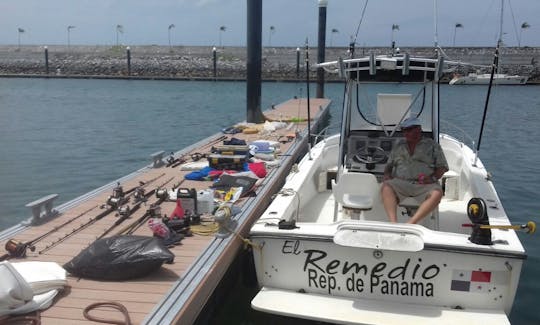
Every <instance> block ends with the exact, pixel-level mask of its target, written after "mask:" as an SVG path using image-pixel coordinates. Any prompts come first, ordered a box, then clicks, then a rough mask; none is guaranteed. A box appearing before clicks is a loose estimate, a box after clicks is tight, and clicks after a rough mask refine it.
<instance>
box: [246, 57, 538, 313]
mask: <svg viewBox="0 0 540 325" xmlns="http://www.w3.org/2000/svg"><path fill="white" fill-rule="evenodd" d="M446 65H447V64H445V61H444V59H443V58H442V56H440V55H438V57H437V58H421V57H413V56H409V55H407V54H405V55H403V56H392V55H389V56H374V55H369V56H366V57H361V58H353V59H346V60H341V59H340V60H338V61H333V62H326V63H320V64H319V65H318V67H322V68H324V69H326V70H327V71H330V72H335V73H339V74H340V76H341V77H343V78H344V80H345V89H344V99H343V111H342V121H341V122H342V123H341V130H340V132H339V134H334V135H331V136H328V137H326V138H325V139H322V140H321V141H319V142H318V143H316V144H315V145H314V146H313V148H311V150H310V151H309V152H308V153H307V154H306V156H305V157H303V159H302V160H301V161H300V162H299V163H298V164H297V167H296V168H293V169H292V170H291V173H290V174H289V176H288V177H287V179H286V182H285V184H284V185H283V187H282V189H281V190H280V191H279V193H278V194H277V196H276V197H275V198H274V200H273V201H272V203H271V204H270V205H269V206H268V208H267V209H266V210H265V212H264V213H263V214H262V215H261V216H260V218H259V219H258V221H257V222H256V223H255V224H254V225H253V226H252V228H251V230H250V239H251V241H252V242H253V245H254V249H253V255H254V262H255V267H256V274H257V279H258V283H259V287H260V290H259V292H258V293H257V295H256V296H255V297H254V299H253V300H252V302H251V304H252V308H254V309H255V310H258V311H263V312H267V313H272V314H278V315H285V316H290V317H296V318H304V319H311V320H316V321H325V322H331V323H338V324H458V323H459V322H462V323H466V324H478V323H484V322H494V323H497V324H499V323H509V320H508V315H509V313H510V311H511V308H512V304H513V302H514V297H515V294H516V289H517V286H518V283H519V278H520V272H521V269H522V266H523V261H524V260H525V259H526V252H525V250H524V248H523V246H522V244H521V242H520V240H519V238H518V236H517V233H516V232H517V231H518V230H519V229H522V230H527V231H529V232H532V231H534V227H535V226H534V224H533V223H527V224H526V225H512V224H511V223H510V220H509V218H508V216H507V214H506V213H505V210H504V208H503V205H502V203H501V200H500V199H499V196H498V195H497V191H496V189H495V187H494V184H493V182H492V180H491V178H490V174H489V173H488V172H487V170H486V168H485V166H484V165H483V163H482V162H481V160H480V159H479V158H478V149H479V148H471V147H470V146H468V145H467V144H466V143H464V142H463V141H462V140H459V139H458V138H457V137H453V136H451V135H450V134H444V133H442V132H440V126H439V119H440V118H439V109H440V107H439V95H440V93H439V92H440V87H439V85H438V84H439V78H440V76H441V75H442V73H443V72H445V71H446ZM372 81H386V82H389V83H387V84H386V85H391V87H390V89H392V90H393V91H392V92H388V93H381V92H378V91H377V89H375V90H374V89H371V88H370V87H380V85H381V84H380V83H372ZM390 82H391V83H390ZM385 89H388V88H385ZM362 99H363V100H362ZM373 103H376V104H373ZM407 117H417V118H418V119H419V120H421V121H422V132H423V136H424V137H429V138H432V139H433V140H435V141H438V142H439V143H440V145H441V147H442V149H443V152H444V154H445V157H446V159H447V161H448V165H449V171H447V172H446V173H445V174H444V176H443V177H442V179H441V180H440V182H441V185H442V188H443V190H444V196H443V198H442V200H441V202H440V204H439V206H438V208H437V209H435V211H434V212H433V213H431V214H430V215H428V216H427V217H426V218H425V219H424V220H423V222H422V223H421V224H407V223H406V222H407V221H408V220H409V217H410V216H411V215H412V214H413V213H414V211H415V209H416V208H417V207H418V204H419V203H418V202H413V201H411V202H409V201H408V199H405V200H402V201H401V202H400V205H399V206H398V222H397V223H390V222H389V221H388V217H387V215H386V212H385V210H384V208H383V204H382V201H381V197H380V187H381V183H382V181H383V174H384V169H385V165H386V162H387V160H388V155H389V153H390V151H391V150H392V148H393V147H395V146H396V145H397V143H398V142H399V141H402V140H403V132H402V131H401V128H400V125H401V123H402V122H403V121H404V120H405V119H406V118H407Z"/></svg>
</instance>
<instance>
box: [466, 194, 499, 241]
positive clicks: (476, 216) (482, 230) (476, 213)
mask: <svg viewBox="0 0 540 325" xmlns="http://www.w3.org/2000/svg"><path fill="white" fill-rule="evenodd" d="M467 215H468V216H469V220H471V222H472V233H471V236H470V237H469V240H470V241H471V242H472V243H474V244H477V245H492V244H493V242H492V241H491V229H489V228H487V227H482V226H486V225H489V217H488V215H487V206H486V202H485V201H484V200H482V199H481V198H472V199H470V200H469V203H467Z"/></svg>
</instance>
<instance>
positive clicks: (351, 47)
mask: <svg viewBox="0 0 540 325" xmlns="http://www.w3.org/2000/svg"><path fill="white" fill-rule="evenodd" d="M368 2H369V0H366V2H365V3H364V8H363V9H362V15H360V21H358V26H357V27H356V33H355V34H354V38H351V43H350V44H349V51H350V53H351V58H353V57H354V47H355V44H356V39H357V38H358V33H359V32H360V26H361V25H362V21H364V14H365V13H366V8H367V4H368Z"/></svg>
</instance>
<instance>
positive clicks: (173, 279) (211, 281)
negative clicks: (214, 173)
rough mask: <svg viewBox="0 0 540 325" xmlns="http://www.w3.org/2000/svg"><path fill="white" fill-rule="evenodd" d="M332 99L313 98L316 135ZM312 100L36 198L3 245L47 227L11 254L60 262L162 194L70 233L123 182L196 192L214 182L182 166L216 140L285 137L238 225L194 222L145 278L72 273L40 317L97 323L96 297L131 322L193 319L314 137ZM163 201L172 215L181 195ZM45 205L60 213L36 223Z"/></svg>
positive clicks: (145, 232) (144, 230) (243, 202)
mask: <svg viewBox="0 0 540 325" xmlns="http://www.w3.org/2000/svg"><path fill="white" fill-rule="evenodd" d="M329 106H330V101H329V100H327V99H310V101H309V107H310V113H309V116H310V117H311V120H310V123H309V124H310V126H311V134H316V133H317V132H318V131H317V130H319V129H320V128H321V124H322V122H323V121H324V120H325V119H324V117H325V116H326V115H327V114H328V111H329ZM307 107H308V101H307V100H306V99H305V98H304V99H291V100H289V101H286V102H284V103H282V104H280V105H276V106H275V107H272V108H271V109H269V110H266V111H264V112H263V113H264V115H265V117H266V119H267V120H269V121H282V122H284V123H285V124H286V127H284V128H281V129H276V130H263V129H262V128H260V129H259V130H260V131H259V132H256V131H253V132H245V130H244V133H242V132H241V133H236V134H224V133H221V132H220V133H217V134H215V135H213V136H211V137H209V138H207V139H203V140H201V141H199V142H197V143H195V144H193V145H191V146H189V147H187V148H184V149H181V150H179V151H178V152H175V153H174V154H173V155H172V158H174V159H176V160H185V163H184V164H180V165H178V166H175V165H173V166H175V167H171V166H168V164H167V163H166V161H165V160H166V158H167V157H166V155H164V153H163V152H156V153H154V154H152V155H151V160H152V162H151V163H150V164H149V165H148V166H146V167H144V168H142V169H140V170H138V171H135V172H133V173H131V174H129V175H127V176H125V177H123V178H121V179H118V180H116V181H113V182H111V183H109V184H106V185H104V186H102V187H100V188H98V189H96V190H94V191H91V192H89V193H87V194H85V195H82V196H80V197H78V198H76V199H74V200H72V201H69V202H67V203H65V204H62V205H60V206H58V207H54V206H52V207H51V205H49V206H46V204H45V203H44V202H40V201H39V199H38V200H36V201H33V202H31V204H29V205H28V207H29V208H32V206H34V209H35V211H34V217H33V219H34V222H33V223H32V222H31V221H32V218H31V219H29V222H28V223H27V224H19V225H16V226H14V227H11V228H9V229H7V230H5V231H3V232H2V233H0V243H1V245H2V247H4V246H5V245H6V243H7V242H8V241H10V240H16V241H17V242H20V243H28V242H32V241H36V239H37V238H39V237H40V236H43V235H44V234H49V233H50V234H49V235H47V236H45V237H44V238H42V239H39V240H38V241H36V243H35V249H34V250H30V249H27V250H26V257H23V258H15V257H12V258H9V261H10V262H12V263H17V262H23V261H41V262H56V263H58V264H59V265H61V266H62V265H64V264H65V263H67V262H69V261H70V260H71V259H72V258H73V257H75V256H76V255H77V254H79V252H81V251H82V250H83V249H85V248H86V247H88V246H89V245H90V244H91V243H92V242H94V241H95V240H96V239H97V238H98V237H100V236H103V234H104V232H105V231H106V230H107V229H112V231H110V232H109V233H107V235H106V236H104V237H105V238H106V237H110V236H113V235H115V234H117V233H119V232H121V230H122V229H123V228H125V227H126V226H127V225H129V224H131V223H132V222H134V221H135V220H137V219H139V218H142V217H143V215H144V214H145V212H146V211H147V209H148V208H149V207H150V206H151V205H152V204H153V203H156V202H158V201H159V200H160V199H159V198H157V197H156V196H155V195H152V196H149V197H148V200H147V201H146V202H145V203H144V204H142V205H140V208H139V209H138V210H137V211H135V212H134V213H133V214H132V215H131V216H130V217H129V218H128V219H126V220H125V221H124V222H123V223H120V224H118V226H116V227H113V225H114V224H115V222H116V221H117V220H119V218H118V216H115V213H116V211H113V212H111V213H110V214H108V215H106V216H104V217H102V218H99V219H98V220H96V221H95V222H90V223H89V225H88V226H87V227H84V229H81V230H80V231H78V232H77V233H76V234H74V235H73V236H70V235H69V234H70V233H71V232H73V230H74V229H76V228H78V227H82V226H83V225H84V224H85V223H88V222H89V221H90V220H92V218H96V216H97V215H100V214H102V213H103V212H104V209H105V207H104V206H105V203H106V202H107V200H108V198H109V197H110V195H111V193H112V191H113V189H115V188H117V186H118V185H120V186H122V188H123V189H124V191H126V190H128V189H134V188H137V187H140V188H144V189H145V191H146V192H149V191H151V190H152V189H156V188H165V189H170V188H171V187H173V186H175V187H179V188H189V189H195V190H196V191H200V190H205V189H208V188H209V187H210V185H211V184H212V183H211V181H195V180H187V179H185V178H184V177H185V175H187V174H188V173H190V172H191V171H189V170H183V168H182V167H183V166H185V164H189V163H194V162H197V161H198V162H204V161H207V156H208V155H209V154H210V153H211V149H212V147H214V146H216V145H219V144H221V143H223V141H227V140H230V139H232V138H236V139H240V140H245V141H246V143H250V142H252V141H255V140H271V141H279V142H280V154H278V155H277V158H278V159H277V160H276V162H277V161H278V162H279V163H277V164H273V166H270V164H267V165H266V171H267V175H266V177H265V178H263V179H262V183H261V184H260V185H259V186H258V187H257V188H256V190H255V193H254V195H251V196H248V197H245V198H241V199H240V200H239V201H238V203H237V204H236V206H238V207H239V208H240V209H239V210H240V212H239V213H238V214H236V215H234V216H233V217H232V220H233V221H234V224H232V225H230V226H228V227H227V228H226V229H224V228H221V229H218V228H217V225H216V224H214V226H215V227H214V228H212V227H209V228H208V230H201V227H198V228H196V226H193V227H192V236H186V237H185V238H183V239H182V240H181V242H180V244H178V245H175V246H173V247H170V251H171V252H172V253H173V254H174V261H173V263H171V264H163V265H162V266H161V268H160V269H159V270H158V271H156V272H153V273H151V274H150V275H148V276H145V277H142V278H136V279H133V280H126V281H104V280H89V279H81V278H78V277H74V276H72V275H69V274H68V285H67V286H66V287H65V288H64V290H63V291H61V292H60V293H59V295H58V296H57V297H56V298H55V300H54V302H53V305H52V306H51V307H50V308H48V309H46V310H44V311H42V312H40V317H41V323H42V324H54V325H57V324H58V325H62V324H95V322H93V321H90V320H88V319H87V318H85V316H84V315H83V310H84V309H85V308H86V307H88V306H90V305H91V304H95V303H100V302H106V301H114V302H116V303H119V304H121V305H123V306H124V307H125V308H126V309H127V313H128V315H129V317H130V319H131V321H132V323H133V324H191V323H193V322H194V321H195V320H196V319H197V316H198V315H199V313H200V311H201V310H202V308H203V307H204V305H205V303H206V302H207V300H208V298H209V297H210V295H211V294H212V292H213V291H214V289H215V288H216V286H217V285H218V284H219V282H220V281H221V279H222V277H223V275H224V274H225V272H226V271H227V269H228V267H229V265H230V264H231V262H232V261H233V260H234V258H235V256H236V255H237V254H238V253H239V252H240V250H241V249H242V246H243V245H244V244H245V243H246V241H245V236H246V235H247V232H248V230H249V228H250V226H251V224H252V223H253V222H254V221H255V220H256V219H257V218H258V216H259V215H260V214H261V213H262V211H264V209H265V208H266V207H267V206H268V204H269V203H270V202H271V200H272V195H273V194H274V193H276V191H277V190H278V189H279V188H280V186H281V185H282V184H283V182H284V179H285V177H286V176H287V175H288V174H289V172H290V170H291V167H292V165H293V164H294V163H295V162H296V161H297V159H298V158H299V157H301V155H302V154H304V153H305V152H306V150H307V147H308V138H309V137H308V130H307V126H308V123H307V120H308V113H307V111H308V109H307ZM54 198H55V196H54V194H51V195H49V196H48V197H47V198H45V199H46V200H45V199H44V200H45V201H50V202H53V200H54ZM159 203H161V204H160V207H161V211H162V214H164V215H170V214H171V213H172V211H173V210H174V209H175V207H176V202H174V201H170V200H165V201H163V202H159ZM129 204H131V203H129ZM40 205H43V207H44V208H45V210H46V211H48V212H49V213H51V214H54V213H55V212H57V215H55V216H52V217H51V218H50V220H48V221H46V222H39V220H38V219H39V218H40V210H39V206H40ZM36 206H37V207H38V208H37V209H36V208H35V207H36ZM204 218H206V219H211V218H212V215H211V214H206V215H202V216H201V219H204ZM36 220H37V221H38V222H36ZM70 220H73V222H70ZM111 227H113V228H111ZM216 234H217V235H216ZM133 235H142V236H152V231H151V230H150V228H149V227H148V226H147V225H146V224H143V225H141V226H140V227H139V228H137V230H136V231H135V232H133ZM25 249H26V248H25ZM4 253H6V252H4ZM2 254H3V253H2ZM91 314H92V315H93V316H95V317H99V318H104V319H117V320H120V319H122V314H121V313H120V312H119V311H116V310H112V309H110V308H107V307H97V308H95V309H93V310H92V311H91Z"/></svg>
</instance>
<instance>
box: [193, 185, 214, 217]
mask: <svg viewBox="0 0 540 325" xmlns="http://www.w3.org/2000/svg"><path fill="white" fill-rule="evenodd" d="M197 212H198V213H199V214H203V213H212V212H214V190H212V189H207V190H201V191H199V192H197Z"/></svg>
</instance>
